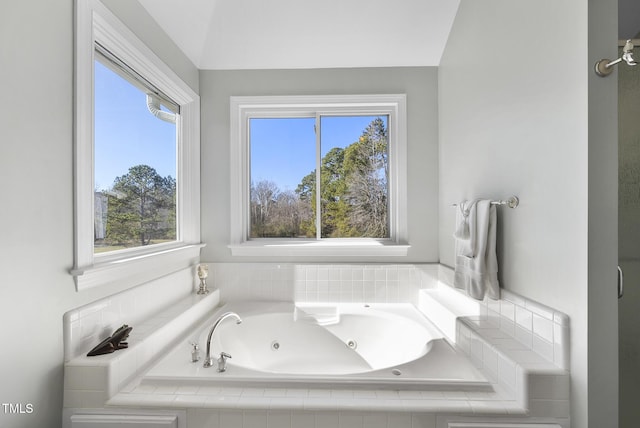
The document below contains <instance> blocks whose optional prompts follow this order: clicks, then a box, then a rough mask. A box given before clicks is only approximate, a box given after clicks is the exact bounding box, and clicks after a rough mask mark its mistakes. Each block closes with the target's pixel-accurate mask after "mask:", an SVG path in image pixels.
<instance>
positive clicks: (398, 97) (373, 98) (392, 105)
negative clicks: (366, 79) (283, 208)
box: [229, 94, 409, 257]
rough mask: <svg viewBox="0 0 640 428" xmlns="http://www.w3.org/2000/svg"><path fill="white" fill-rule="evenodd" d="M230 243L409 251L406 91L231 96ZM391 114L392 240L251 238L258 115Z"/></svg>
mask: <svg viewBox="0 0 640 428" xmlns="http://www.w3.org/2000/svg"><path fill="white" fill-rule="evenodd" d="M230 110H231V111H230V117H231V123H230V171H231V176H230V184H231V205H230V210H231V224H230V245H229V248H230V249H231V253H232V255H234V256H319V257H322V256H336V255H341V256H353V257H358V256H362V257H370V256H406V255H407V252H408V248H409V245H408V244H407V238H408V228H407V213H406V211H407V190H406V188H407V173H406V171H407V167H406V166H407V122H406V95H404V94H382V95H374V94H367V95H312V96H257V97H231V98H230ZM319 114H322V115H327V114H344V115H347V114H349V115H351V114H353V115H355V114H363V115H378V114H379V115H388V116H389V141H390V149H389V169H390V172H389V200H390V203H389V206H390V212H389V225H390V239H388V240H355V239H346V240H340V242H339V243H338V242H337V241H334V240H331V239H323V240H313V241H306V240H300V241H298V240H294V241H291V240H272V239H269V240H249V239H248V233H249V216H248V213H249V209H248V204H249V180H250V177H249V175H250V171H249V139H248V136H247V132H248V130H247V128H248V126H247V124H248V120H249V118H254V117H301V116H307V117H317V115H319Z"/></svg>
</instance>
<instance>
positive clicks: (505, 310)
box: [500, 300, 516, 321]
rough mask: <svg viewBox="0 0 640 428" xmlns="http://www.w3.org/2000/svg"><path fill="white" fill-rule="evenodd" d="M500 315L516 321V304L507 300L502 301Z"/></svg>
mask: <svg viewBox="0 0 640 428" xmlns="http://www.w3.org/2000/svg"><path fill="white" fill-rule="evenodd" d="M500 315H502V316H503V317H505V318H507V319H509V320H511V321H515V319H516V308H515V305H514V304H513V303H511V302H509V301H507V300H501V301H500Z"/></svg>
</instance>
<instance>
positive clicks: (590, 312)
mask: <svg viewBox="0 0 640 428" xmlns="http://www.w3.org/2000/svg"><path fill="white" fill-rule="evenodd" d="M589 3H590V4H591V2H589ZM601 3H603V4H602V5H599V6H598V7H595V6H594V7H591V8H590V9H589V8H587V4H586V2H584V1H578V0H572V1H566V2H556V1H553V0H543V1H540V0H523V1H518V2H513V1H511V0H485V1H482V2H478V1H475V0H463V1H462V2H461V4H460V8H459V10H458V15H457V17H456V20H455V23H454V27H453V31H452V32H451V34H450V37H449V40H448V44H447V47H446V49H445V53H444V56H443V59H442V62H441V66H440V68H439V81H440V171H441V173H440V239H439V243H440V245H439V251H440V260H441V262H442V263H444V264H447V265H450V266H451V265H453V262H454V257H453V239H452V237H451V235H452V233H453V231H454V219H455V216H454V212H453V210H452V209H451V208H450V204H451V203H454V202H457V201H459V200H463V199H466V198H470V197H474V196H482V197H489V198H505V197H507V196H509V195H511V194H515V195H518V196H519V197H520V200H521V204H520V206H519V207H518V208H516V209H515V210H509V209H507V208H505V207H501V208H500V209H499V214H498V215H499V226H498V229H499V233H500V235H499V236H500V238H499V243H498V253H499V261H500V266H501V272H500V273H499V279H500V281H501V285H502V286H503V287H504V288H506V289H508V290H511V291H514V292H516V293H519V294H521V295H524V296H526V297H529V298H531V299H533V300H536V301H539V302H541V303H543V304H546V305H549V306H551V307H554V308H557V309H559V310H561V311H563V312H565V313H567V314H568V315H569V316H570V317H571V329H572V330H571V374H572V390H571V394H572V397H571V399H572V403H571V405H572V409H571V411H572V426H576V427H587V426H593V427H600V426H616V422H617V414H616V410H617V392H616V389H617V361H616V358H615V354H616V352H617V342H616V340H615V328H616V325H615V317H616V316H617V315H616V312H617V308H616V307H615V269H616V245H617V243H616V230H615V227H616V218H615V216H616V210H615V205H616V203H615V198H616V192H615V189H616V184H615V179H616V173H617V171H616V166H615V164H614V163H612V160H615V157H616V150H615V147H609V148H607V146H606V145H605V144H603V143H604V141H603V138H604V137H603V136H604V135H606V134H607V133H609V132H611V131H612V124H613V127H614V129H613V133H612V134H610V135H611V139H612V140H613V141H615V104H613V105H612V102H611V100H612V99H613V100H615V94H614V93H612V89H611V85H612V83H611V82H613V84H615V80H611V81H605V80H604V79H600V80H599V81H598V80H596V79H592V76H595V74H594V73H593V71H592V69H591V68H592V66H591V64H593V62H595V59H592V58H591V56H590V52H589V50H588V47H590V48H591V49H592V50H593V55H604V56H605V57H606V56H607V55H609V56H610V57H611V56H613V55H615V51H614V53H611V52H610V50H609V51H607V49H606V48H603V45H604V46H608V45H613V43H614V40H615V37H616V35H615V28H616V27H615V20H614V21H613V22H612V21H611V16H610V13H609V12H606V11H603V9H606V8H611V9H612V13H613V14H615V13H616V8H615V5H611V4H610V3H611V2H609V1H604V2H601ZM588 12H589V15H588ZM524 17H526V19H525V18H524ZM597 18H601V21H600V22H598V19H597ZM587 21H588V23H589V24H590V25H589V26H587ZM592 23H593V25H591V24H592ZM596 23H597V24H596ZM596 27H598V28H599V30H598V31H599V33H598V34H591V38H589V36H590V34H589V33H588V31H587V30H589V31H595V29H596ZM526 35H535V36H532V37H529V36H526ZM588 42H589V43H588ZM598 49H599V50H598ZM592 61H593V62H592ZM613 92H615V89H614V90H613ZM596 101H598V102H596ZM599 309H600V310H599ZM596 317H598V319H599V322H600V324H599V325H597V326H596V325H593V322H592V321H594V320H595V319H596ZM598 347H600V348H598ZM607 353H608V354H609V356H608V357H606V356H605V354H607Z"/></svg>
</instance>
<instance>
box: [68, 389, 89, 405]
mask: <svg viewBox="0 0 640 428" xmlns="http://www.w3.org/2000/svg"><path fill="white" fill-rule="evenodd" d="M83 396H84V391H81V390H76V389H65V390H64V400H63V407H82V398H83Z"/></svg>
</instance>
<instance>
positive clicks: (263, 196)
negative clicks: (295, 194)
mask: <svg viewBox="0 0 640 428" xmlns="http://www.w3.org/2000/svg"><path fill="white" fill-rule="evenodd" d="M279 193H280V189H278V185H277V184H276V183H274V182H273V181H269V180H262V181H259V182H258V183H256V184H254V183H251V195H250V200H251V219H250V221H251V237H252V238H258V237H267V236H270V232H269V227H268V224H269V221H270V214H271V213H272V212H273V210H274V209H275V206H276V198H277V197H278V194H279Z"/></svg>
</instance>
